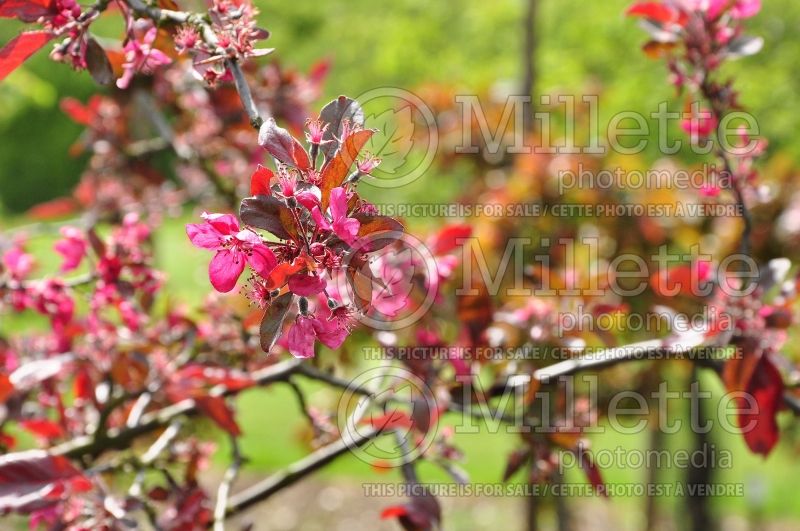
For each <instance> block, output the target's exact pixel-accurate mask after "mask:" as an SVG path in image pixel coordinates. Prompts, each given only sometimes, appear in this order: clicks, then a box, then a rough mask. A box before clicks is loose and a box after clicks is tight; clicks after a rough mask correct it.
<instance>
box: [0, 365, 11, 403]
mask: <svg viewBox="0 0 800 531" xmlns="http://www.w3.org/2000/svg"><path fill="white" fill-rule="evenodd" d="M13 392H14V384H12V383H11V379H10V378H9V377H8V375H7V374H5V373H2V374H0V404H2V403H4V402H5V401H6V400H7V399H8V397H9V396H11V393H13Z"/></svg>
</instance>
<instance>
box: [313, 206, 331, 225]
mask: <svg viewBox="0 0 800 531" xmlns="http://www.w3.org/2000/svg"><path fill="white" fill-rule="evenodd" d="M311 217H312V218H314V223H316V224H317V227H319V228H320V229H322V230H331V224H330V222H329V221H328V220H327V219H325V216H323V215H322V212H321V211H320V209H319V207H314V208H313V209H311Z"/></svg>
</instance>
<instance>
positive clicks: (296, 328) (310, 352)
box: [286, 315, 315, 358]
mask: <svg viewBox="0 0 800 531" xmlns="http://www.w3.org/2000/svg"><path fill="white" fill-rule="evenodd" d="M314 339H315V334H314V327H313V325H312V323H311V319H310V318H308V317H304V316H302V315H301V316H300V317H298V318H297V321H295V323H294V324H293V325H292V327H291V328H290V329H289V333H288V334H287V338H286V343H287V346H288V347H289V352H291V353H292V356H294V357H295V358H313V357H314Z"/></svg>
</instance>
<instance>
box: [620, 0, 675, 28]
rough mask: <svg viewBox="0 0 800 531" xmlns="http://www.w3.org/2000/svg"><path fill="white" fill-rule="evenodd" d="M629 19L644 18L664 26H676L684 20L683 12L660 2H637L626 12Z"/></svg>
mask: <svg viewBox="0 0 800 531" xmlns="http://www.w3.org/2000/svg"><path fill="white" fill-rule="evenodd" d="M625 14H626V15H628V16H629V17H644V18H647V19H650V20H653V21H655V22H660V23H662V24H675V23H678V22H679V21H681V20H682V17H681V12H680V11H679V10H678V9H676V8H674V7H672V6H668V5H666V4H662V3H660V2H637V3H635V4H633V5H632V6H631V7H629V8H628V10H627V11H626V12H625Z"/></svg>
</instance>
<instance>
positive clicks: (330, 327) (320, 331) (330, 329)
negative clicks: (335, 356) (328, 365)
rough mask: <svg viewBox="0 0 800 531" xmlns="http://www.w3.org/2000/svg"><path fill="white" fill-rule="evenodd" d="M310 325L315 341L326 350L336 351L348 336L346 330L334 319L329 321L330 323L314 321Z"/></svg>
mask: <svg viewBox="0 0 800 531" xmlns="http://www.w3.org/2000/svg"><path fill="white" fill-rule="evenodd" d="M312 324H313V326H314V331H315V332H316V334H317V339H319V341H320V343H322V344H323V345H325V346H326V347H328V348H332V349H337V348H339V347H341V346H342V343H344V340H345V339H347V336H348V335H349V332H348V331H347V329H346V328H345V327H343V326H342V325H341V324H340V323H339V321H338V320H336V319H331V320H330V321H328V320H319V319H314V321H313V323H312Z"/></svg>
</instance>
